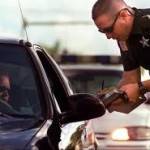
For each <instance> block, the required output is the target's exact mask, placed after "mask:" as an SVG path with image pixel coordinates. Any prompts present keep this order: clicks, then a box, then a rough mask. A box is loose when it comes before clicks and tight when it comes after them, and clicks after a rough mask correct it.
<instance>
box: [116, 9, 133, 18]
mask: <svg viewBox="0 0 150 150" xmlns="http://www.w3.org/2000/svg"><path fill="white" fill-rule="evenodd" d="M130 15H131V14H130V12H129V11H128V9H122V10H121V11H120V14H119V16H120V17H123V18H124V17H128V16H130Z"/></svg>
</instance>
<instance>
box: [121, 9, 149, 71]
mask: <svg viewBox="0 0 150 150" xmlns="http://www.w3.org/2000/svg"><path fill="white" fill-rule="evenodd" d="M133 9H134V10H135V14H134V15H135V18H134V22H133V28H132V31H131V34H130V36H129V38H128V40H127V41H118V44H119V47H120V51H121V57H122V63H123V66H124V70H125V71H129V70H132V69H136V68H138V67H140V66H142V67H144V68H145V69H148V70H150V9H136V8H133Z"/></svg>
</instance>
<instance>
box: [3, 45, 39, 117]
mask: <svg viewBox="0 0 150 150" xmlns="http://www.w3.org/2000/svg"><path fill="white" fill-rule="evenodd" d="M1 73H2V74H3V75H4V74H7V76H9V80H10V88H9V89H8V93H7V94H9V100H7V101H6V100H4V99H3V97H4V96H3V97H2V96H1V92H2V90H3V89H2V87H3V86H4V85H3V86H2V87H1V77H0V112H1V113H16V114H24V115H25V114H26V115H34V116H35V115H36V116H41V107H40V96H39V93H40V92H39V90H38V89H37V83H36V76H35V72H34V68H33V65H32V62H31V60H30V56H29V55H28V53H27V50H26V49H25V48H24V47H22V46H18V45H13V44H0V76H1ZM3 88H4V87H3ZM5 92H6V91H5ZM5 95H6V93H5ZM7 107H8V108H7Z"/></svg>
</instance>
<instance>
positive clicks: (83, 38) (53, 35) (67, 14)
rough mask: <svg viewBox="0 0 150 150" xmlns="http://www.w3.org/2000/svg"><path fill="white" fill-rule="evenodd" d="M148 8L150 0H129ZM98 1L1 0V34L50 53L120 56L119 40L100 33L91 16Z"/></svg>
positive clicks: (136, 5)
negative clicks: (16, 38) (25, 40)
mask: <svg viewBox="0 0 150 150" xmlns="http://www.w3.org/2000/svg"><path fill="white" fill-rule="evenodd" d="M126 2H127V3H128V4H129V5H131V6H135V7H138V8H146V7H147V6H149V5H150V1H149V0H142V1H141V0H126ZM94 3H95V0H82V1H81V0H32V1H31V0H20V4H21V9H22V13H23V17H24V23H23V20H22V17H21V12H20V9H19V5H18V0H5V1H1V2H0V35H1V36H13V37H22V38H26V35H25V30H24V28H26V30H27V34H28V38H29V40H30V41H33V42H36V43H39V44H41V45H43V46H45V47H46V48H47V49H48V50H49V52H50V53H69V54H80V55H95V54H96V55H97V54H98V55H107V54H109V55H119V49H118V46H117V44H116V42H115V41H113V40H106V37H105V35H103V34H100V33H99V32H97V29H96V27H95V26H94V24H93V22H92V19H91V8H92V5H93V4H94Z"/></svg>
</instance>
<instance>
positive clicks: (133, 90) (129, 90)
mask: <svg viewBox="0 0 150 150" xmlns="http://www.w3.org/2000/svg"><path fill="white" fill-rule="evenodd" d="M120 90H122V91H125V92H126V94H127V95H128V98H129V101H131V102H136V101H137V99H138V97H139V93H140V92H139V87H138V83H130V84H126V85H123V86H122V87H121V88H120Z"/></svg>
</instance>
